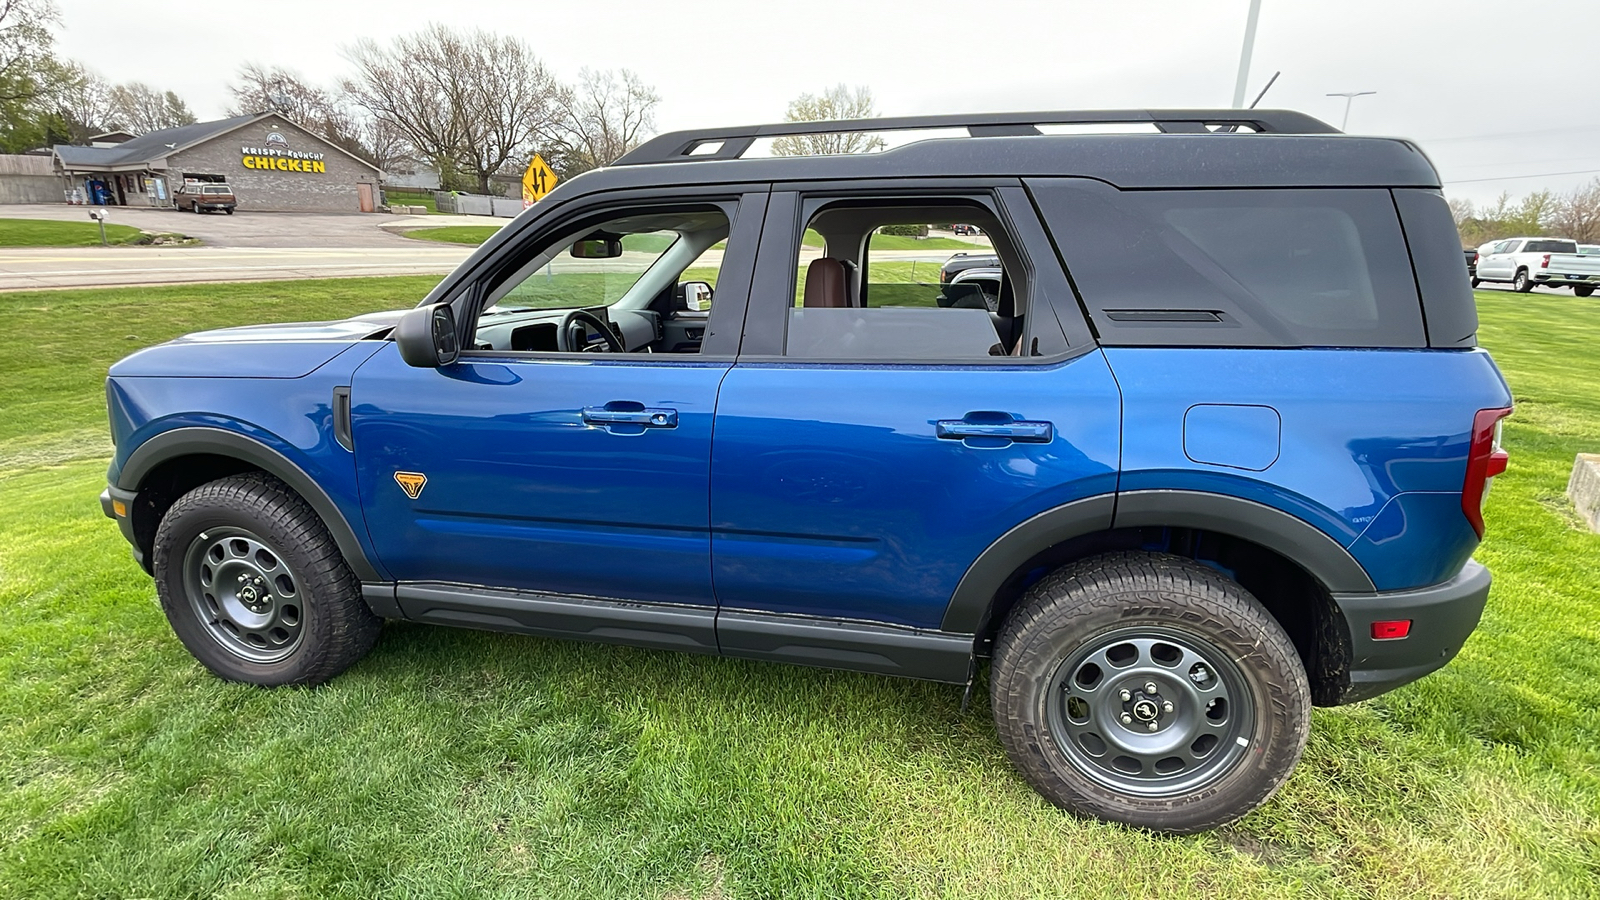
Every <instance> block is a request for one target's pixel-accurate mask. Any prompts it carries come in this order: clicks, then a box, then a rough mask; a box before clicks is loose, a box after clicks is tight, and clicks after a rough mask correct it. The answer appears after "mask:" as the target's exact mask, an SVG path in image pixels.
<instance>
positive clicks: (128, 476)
mask: <svg viewBox="0 0 1600 900" xmlns="http://www.w3.org/2000/svg"><path fill="white" fill-rule="evenodd" d="M198 453H207V454H213V455H216V456H230V457H233V458H235V459H239V460H242V461H244V462H247V463H250V464H251V465H253V466H256V467H257V468H260V469H261V470H263V471H265V472H269V473H271V474H272V475H273V476H275V477H277V478H278V479H280V480H281V481H283V482H284V483H285V484H287V485H289V487H291V488H293V489H294V491H295V493H297V494H299V495H300V496H301V497H304V498H305V501H306V502H307V503H309V504H311V508H312V509H313V510H315V511H316V513H317V516H318V517H319V518H321V519H322V521H323V523H324V524H325V525H327V527H328V531H329V533H331V534H332V535H333V539H334V541H335V542H336V543H337V544H338V545H339V552H340V553H343V554H344V558H345V560H346V561H348V562H349V563H350V568H351V570H352V571H354V572H355V574H356V577H357V578H358V579H360V580H361V581H364V582H376V581H383V580H385V579H384V577H383V576H382V575H380V574H379V573H378V570H377V568H376V567H374V566H373V565H372V562H371V561H370V560H368V559H367V553H366V550H365V549H364V548H363V547H362V546H361V541H360V539H358V538H357V537H356V533H355V531H354V530H353V529H352V528H351V527H350V523H349V522H348V521H346V520H345V517H344V513H343V512H341V511H340V509H339V507H338V505H337V504H335V503H334V502H333V499H332V498H331V497H329V496H328V493H327V492H326V491H324V490H323V489H322V486H321V485H319V484H317V482H316V480H315V479H313V478H312V477H311V476H309V475H307V474H306V473H305V472H304V471H302V470H301V469H300V467H299V466H297V465H295V464H294V463H293V462H292V461H290V460H289V459H288V457H285V456H284V455H283V454H282V453H279V452H278V451H277V450H274V449H273V448H271V447H268V446H267V445H266V444H263V443H261V442H260V441H257V440H255V439H253V438H250V437H247V436H245V435H242V434H239V433H237V432H233V431H227V430H225V429H222V428H206V427H185V428H174V429H172V430H171V431H163V432H162V433H160V434H157V435H154V436H153V437H151V438H150V439H149V440H147V441H145V442H144V443H142V444H140V445H139V446H138V448H137V449H135V450H134V451H133V453H132V454H131V455H130V456H129V457H128V461H127V462H125V463H123V465H122V469H121V471H119V472H118V473H117V484H116V486H117V487H118V488H120V489H122V490H127V491H137V490H138V489H139V486H140V485H141V484H142V483H143V481H144V479H145V477H146V476H147V475H149V474H150V473H151V472H152V471H154V470H155V468H156V467H157V466H159V465H161V464H162V463H164V462H166V461H167V460H170V459H176V458H178V457H180V456H188V455H191V454H198Z"/></svg>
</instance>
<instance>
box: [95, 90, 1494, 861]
mask: <svg viewBox="0 0 1600 900" xmlns="http://www.w3.org/2000/svg"><path fill="white" fill-rule="evenodd" d="M1130 122H1132V123H1145V125H1147V126H1148V128H1149V132H1150V133H1147V134H1143V133H1140V134H1128V133H1119V134H1099V135H1089V134H1062V133H1059V132H1060V130H1061V129H1059V128H1056V129H1051V128H1048V127H1046V126H1052V125H1057V124H1059V123H1130ZM956 127H959V128H965V129H966V130H967V132H968V134H969V135H970V136H968V137H949V136H948V132H946V134H945V136H939V137H932V138H929V139H925V140H911V141H909V142H907V143H905V144H904V145H902V146H899V147H897V148H895V149H891V150H887V151H885V152H880V153H874V154H863V155H855V156H827V157H802V158H792V157H791V158H777V157H771V156H766V157H763V156H761V155H760V152H759V151H758V150H757V149H755V145H756V144H757V142H761V141H770V140H771V139H772V138H774V137H776V136H781V135H787V134H795V133H813V132H842V131H860V130H871V131H879V132H896V133H901V134H902V135H904V136H908V137H912V138H914V137H915V136H916V134H915V133H916V130H917V129H950V128H956ZM1052 130H1054V131H1056V132H1058V133H1048V132H1050V131H1052ZM951 221H960V222H970V223H973V224H974V225H976V226H977V227H978V228H980V229H981V230H982V232H983V233H984V234H986V235H989V236H990V238H991V239H992V240H993V243H994V249H995V255H996V257H997V260H998V264H999V268H1000V269H1001V272H1000V277H999V286H998V288H997V290H998V291H999V293H998V296H997V297H996V298H995V304H994V307H993V308H992V309H991V308H989V305H988V304H987V303H982V304H951V305H941V304H940V303H939V302H938V297H939V296H940V290H941V285H939V284H937V283H927V282H926V281H925V280H922V279H919V278H916V277H911V275H910V271H911V268H912V266H913V265H914V262H915V260H913V261H911V262H907V258H906V251H903V250H895V249H893V248H892V247H890V248H875V247H874V245H873V244H874V235H875V234H876V233H877V229H879V228H880V227H881V226H884V225H894V224H913V223H933V222H951ZM808 228H811V229H814V230H815V231H816V232H817V233H818V234H820V235H822V237H823V240H824V241H825V246H824V247H823V248H814V247H807V246H805V245H804V242H803V241H802V236H803V235H804V234H805V232H806V229H808ZM923 263H924V265H923V267H922V268H921V269H920V271H922V272H926V273H929V274H930V275H931V273H932V271H933V269H931V268H929V267H928V266H927V265H926V259H925V257H924V259H923ZM929 280H931V279H929ZM1476 330H1477V317H1476V312H1475V309H1474V306H1473V298H1472V294H1471V293H1470V291H1469V289H1468V286H1467V277H1466V273H1465V272H1464V271H1463V267H1462V265H1461V256H1460V248H1459V246H1458V244H1457V237H1456V231H1455V228H1454V225H1453V224H1452V220H1451V216H1450V211H1449V208H1448V207H1447V206H1446V204H1445V201H1444V198H1443V197H1442V196H1441V194H1440V184H1439V176H1438V175H1437V173H1436V172H1435V171H1434V168H1433V166H1432V165H1431V164H1430V163H1429V161H1428V159H1427V157H1426V156H1424V155H1423V153H1422V152H1421V151H1420V150H1419V149H1418V148H1417V147H1416V146H1415V145H1413V144H1411V143H1408V142H1406V141H1404V140H1393V139H1378V138H1368V137H1354V136H1345V135H1342V134H1339V133H1338V132H1336V131H1335V130H1334V129H1332V128H1330V127H1328V126H1327V125H1325V124H1323V123H1322V122H1319V121H1317V120H1315V119H1312V118H1309V117H1307V116H1304V115H1302V114H1299V113H1294V112H1285V111H1261V110H1254V111H1240V110H1226V111H1149V112H1144V111H1137V112H1091V113H1038V114H1004V115H975V116H968V117H939V118H911V119H879V120H872V121H870V122H834V123H802V124H784V125H767V126H758V127H751V128H730V129H723V130H712V131H699V132H682V133H676V134H668V135H663V136H661V137H658V138H655V139H653V140H651V141H649V142H648V143H646V144H645V145H643V146H642V147H640V148H638V149H637V150H635V151H633V152H632V153H630V154H628V155H627V156H625V157H623V158H622V159H621V160H619V161H618V162H617V163H616V164H615V165H613V166H611V167H608V168H605V169H601V170H598V171H595V172H591V173H588V174H585V175H582V176H579V177H577V178H574V179H572V180H571V181H568V182H567V183H565V184H563V185H562V186H561V187H559V188H557V189H556V190H555V191H554V192H552V193H551V194H550V195H549V196H547V197H546V198H544V199H543V200H542V201H540V202H539V203H538V204H536V205H535V206H533V207H532V208H531V209H529V210H528V211H526V212H525V213H523V214H522V215H521V216H520V217H518V218H517V219H516V220H514V221H513V222H512V223H510V224H508V225H507V226H506V227H505V228H503V229H502V230H501V231H500V232H499V233H498V234H497V235H495V236H494V237H492V238H490V239H489V240H488V241H486V242H485V243H484V244H483V246H482V247H480V248H479V249H478V250H477V251H476V252H475V253H473V254H472V256H471V257H470V258H469V259H467V260H466V261H465V262H464V263H463V264H462V265H461V266H460V267H459V268H458V269H457V270H456V271H455V272H454V273H452V274H451V275H449V276H447V277H446V278H445V279H444V280H443V281H441V282H440V284H439V285H438V287H437V288H435V289H434V290H433V291H432V292H431V293H430V294H429V295H428V296H427V297H426V298H423V300H422V302H421V304H420V305H419V306H418V307H416V308H415V309H412V310H409V311H403V312H396V313H391V314H379V315H368V316H358V317H355V318H352V319H348V320H345V321H338V322H323V323H312V324H298V325H273V326H260V327H249V328H231V329H225V330H221V331H212V332H205V333H201V334H194V335H190V336H188V337H185V338H181V339H179V340H176V341H172V342H170V343H166V344H162V345H160V346H156V347H152V348H149V349H146V350H143V351H140V352H138V353H135V354H133V355H132V356H129V357H128V358H127V359H124V360H122V361H121V362H119V363H117V364H116V365H115V366H113V367H112V369H111V373H110V378H109V380H108V381H107V385H106V391H107V402H108V406H109V408H110V420H111V431H112V435H113V437H114V438H115V441H116V447H117V449H116V454H115V459H114V461H113V463H112V465H111V468H110V472H109V480H110V486H109V488H108V490H107V491H106V493H105V494H104V495H103V497H102V504H103V506H104V508H105V511H106V513H107V515H109V516H111V517H113V518H114V519H115V520H116V522H117V524H118V526H119V527H120V528H121V530H122V533H123V534H124V535H125V536H126V537H127V539H128V540H129V542H131V543H132V545H133V552H134V555H135V556H136V557H137V559H138V560H139V561H140V563H141V564H142V565H143V566H144V567H145V569H146V570H147V571H149V572H150V573H151V574H152V575H153V576H154V578H155V583H156V589H157V594H158V596H159V598H160V602H161V606H162V608H163V609H164V611H165V613H166V615H167V616H168V618H169V619H170V621H171V624H172V627H173V629H174V631H175V632H176V633H177V636H178V638H179V639H180V640H181V641H182V642H183V643H184V645H185V646H186V647H187V648H188V649H189V650H190V651H191V652H192V653H193V654H194V655H195V656H196V657H197V658H198V659H199V660H200V661H201V662H202V663H204V664H205V665H206V666H207V667H209V668H210V669H211V670H212V671H214V672H215V673H217V674H218V675H219V676H221V677H223V678H226V679H232V680H237V681H244V682H250V683H254V684H258V685H283V684H315V683H318V682H323V681H326V680H328V679H330V678H333V677H334V676H336V675H338V674H339V673H340V672H342V671H344V670H345V669H346V668H348V667H349V666H351V665H352V664H354V663H355V662H356V661H357V660H359V659H360V658H361V657H362V656H363V655H364V654H366V653H367V652H368V651H369V650H371V649H372V647H373V645H374V643H375V642H376V641H377V638H378V632H379V627H380V624H381V622H382V620H383V619H386V618H387V619H409V620H412V621H418V622H436V623H441V624H446V625H458V626H467V627H473V628H488V629H496V630H503V631H515V632H525V633H529V634H538V635H555V636H566V637H574V638H585V639H591V640H598V641H614V642H620V643H627V644H634V645H640V646H645V647H658V648H672V649H679V650H689V651H695V652H701V653H710V654H721V655H724V656H732V657H743V658H752V659H766V660H778V661H782V662H790V663H800V664H807V665H820V666H832V667H836V668H842V669H855V670H862V671H867V672H877V673H884V674H891V675H902V676H909V677H913V678H922V679H931V680H935V681H942V682H949V683H951V684H955V685H965V686H966V687H967V689H968V690H969V692H970V690H971V688H972V687H973V685H974V683H975V682H976V681H977V680H978V679H979V678H980V676H981V675H982V674H983V671H984V666H985V664H987V685H988V691H989V699H990V703H991V706H992V709H993V714H994V719H995V722H996V724H997V726H998V732H999V738H1000V741H1001V743H1002V744H1003V745H1004V747H1005V750H1006V752H1007V753H1008V754H1009V756H1010V757H1011V759H1012V760H1013V761H1014V762H1015V764H1016V766H1017V768H1018V769H1019V770H1020V772H1021V774H1022V776H1023V777H1024V778H1026V779H1027V780H1028V782H1030V783H1031V784H1032V785H1033V786H1034V787H1035V788H1036V789H1037V790H1039V791H1040V792H1041V793H1042V794H1043V795H1044V796H1046V797H1048V798H1049V799H1050V800H1052V801H1054V802H1055V803H1057V804H1060V805H1061V806H1063V807H1065V808H1067V809H1069V810H1072V811H1075V812H1078V813H1080V814H1085V815H1090V816H1097V817H1101V818H1105V819H1111V820H1117V821H1121V822H1126V823H1132V824H1135V825H1139V826H1144V827H1148V828H1152V829H1158V830H1164V831H1171V832H1191V831H1197V830H1201V829H1205V828H1209V827H1213V826H1216V825H1218V824H1220V823H1225V822H1228V821H1230V820H1232V819H1235V818H1237V817H1239V816H1241V815H1243V814H1244V813H1246V812H1248V811H1249V810H1251V809H1252V808H1254V807H1256V806H1257V805H1259V804H1261V803H1262V802H1264V801H1265V800H1266V799H1267V798H1269V797H1270V796H1271V795H1272V794H1273V792H1274V791H1275V790H1276V789H1277V788H1278V787H1279V786H1280V785H1281V784H1282V783H1283V782H1284V780H1285V779H1286V778H1287V777H1288V775H1289V773H1290V771H1291V770H1292V769H1293V767H1294V766H1295V764H1296V762H1297V761H1298V759H1299V757H1300V754H1301V751H1302V749H1303V747H1304V745H1305V742H1306V736H1307V730H1308V728H1309V725H1310V713H1311V707H1312V706H1313V705H1334V704H1341V703H1349V702H1352V701H1357V700H1362V699H1365V698H1368V697H1372V696H1374V695H1377V694H1380V693H1382V692H1384V691H1387V690H1390V689H1392V688H1394V687H1396V686H1399V685H1402V684H1405V683H1407V682H1410V681H1412V680H1414V679H1417V678H1420V677H1422V676H1423V675H1425V674H1427V673H1429V672H1431V671H1433V670H1435V669H1437V668H1439V667H1440V666H1442V665H1444V664H1445V663H1446V662H1448V661H1449V660H1450V659H1451V658H1452V657H1453V656H1454V655H1455V654H1456V652H1457V651H1458V650H1459V649H1460V647H1461V645H1462V642H1463V641H1464V640H1466V638H1467V636H1468V634H1469V633H1470V632H1471V631H1472V629H1473V628H1474V627H1475V626H1476V624H1477V621H1478V618H1479V615H1480V613H1481V611H1482V609H1483V606H1484V602H1485V599H1486V597H1487V595H1488V591H1489V573H1488V572H1487V571H1486V570H1485V569H1484V568H1483V567H1482V566H1480V565H1479V564H1477V563H1475V562H1474V561H1473V560H1472V559H1471V556H1472V552H1473V549H1474V548H1475V547H1476V546H1477V544H1478V543H1479V541H1480V539H1481V538H1482V536H1483V530H1484V523H1483V518H1482V514H1481V503H1482V500H1483V497H1484V494H1485V491H1486V490H1487V489H1488V483H1489V479H1490V478H1492V477H1493V476H1494V475H1496V474H1497V473H1499V472H1500V471H1502V470H1503V469H1504V467H1505V463H1506V457H1505V454H1504V453H1503V452H1502V451H1501V449H1500V446H1499V442H1498V438H1497V435H1498V422H1499V420H1500V419H1501V418H1502V417H1504V416H1506V415H1508V414H1509V413H1510V405H1511V396H1510V393H1509V391H1508V390H1507V387H1506V384H1505V382H1504V380H1503V379H1502V378H1501V376H1500V373H1499V372H1498V370H1497V369H1496V368H1495V365H1494V363H1493V361H1492V360H1491V359H1490V358H1489V355H1488V354H1487V353H1485V352H1484V351H1483V350H1480V349H1478V348H1477V347H1476V346H1475V338H1474V335H1475V332H1476Z"/></svg>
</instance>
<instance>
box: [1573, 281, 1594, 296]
mask: <svg viewBox="0 0 1600 900" xmlns="http://www.w3.org/2000/svg"><path fill="white" fill-rule="evenodd" d="M1572 292H1573V293H1574V294H1576V295H1578V296H1579V297H1592V296H1594V285H1592V284H1580V285H1578V286H1577V287H1575V288H1573V289H1572Z"/></svg>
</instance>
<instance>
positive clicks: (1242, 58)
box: [1233, 0, 1261, 109]
mask: <svg viewBox="0 0 1600 900" xmlns="http://www.w3.org/2000/svg"><path fill="white" fill-rule="evenodd" d="M1259 18H1261V0H1250V17H1249V18H1247V19H1245V23H1244V48H1243V49H1241V50H1240V51H1239V79H1238V80H1237V81H1235V82H1234V83H1233V108H1234V109H1242V108H1244V88H1245V82H1247V81H1249V80H1250V53H1251V52H1252V51H1253V50H1255V46H1256V20H1257V19H1259Z"/></svg>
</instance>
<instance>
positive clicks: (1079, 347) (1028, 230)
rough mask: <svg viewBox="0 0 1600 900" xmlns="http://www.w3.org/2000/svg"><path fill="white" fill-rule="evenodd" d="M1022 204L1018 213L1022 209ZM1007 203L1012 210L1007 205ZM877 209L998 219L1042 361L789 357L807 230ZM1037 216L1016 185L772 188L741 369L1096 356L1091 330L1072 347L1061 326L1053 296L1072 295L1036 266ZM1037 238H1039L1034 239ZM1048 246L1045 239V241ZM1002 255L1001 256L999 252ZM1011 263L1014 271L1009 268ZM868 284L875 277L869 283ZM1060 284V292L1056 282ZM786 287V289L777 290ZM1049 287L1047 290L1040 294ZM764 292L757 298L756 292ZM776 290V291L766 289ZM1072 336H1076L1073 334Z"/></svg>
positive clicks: (1055, 272)
mask: <svg viewBox="0 0 1600 900" xmlns="http://www.w3.org/2000/svg"><path fill="white" fill-rule="evenodd" d="M1018 198H1021V203H1022V205H1021V206H1017V203H1018ZM1008 200H1009V201H1010V202H1007V201H1008ZM851 201H857V202H868V203H870V202H874V201H875V202H878V203H882V204H883V205H899V206H905V205H917V204H920V203H927V204H929V205H944V206H952V205H963V204H975V205H977V206H981V207H982V208H984V209H985V210H987V211H988V212H989V213H990V215H992V216H993V217H994V218H995V219H997V220H998V221H999V223H1000V225H1001V229H1002V230H1003V232H1004V233H1005V242H1006V244H1007V245H1008V249H1009V251H1010V252H1009V253H1008V252H1000V256H1001V262H1002V265H1003V267H1004V268H1005V270H1006V273H1007V275H1009V276H1011V277H1012V278H1013V280H1014V282H1015V284H1016V287H1017V302H1018V303H1019V304H1024V305H1023V309H1024V310H1025V312H1024V316H1025V319H1024V330H1023V334H1022V336H1021V340H1023V341H1025V342H1027V343H1028V344H1030V345H1031V344H1035V343H1037V344H1038V345H1039V348H1040V354H1039V355H1036V356H1034V355H1027V356H1019V357H1018V356H991V357H981V358H980V357H973V358H963V359H938V358H928V357H904V358H901V357H895V358H890V357H869V358H834V357H827V358H806V357H799V356H788V355H786V354H785V350H786V346H785V345H786V341H787V331H788V324H789V323H788V312H789V310H791V309H793V308H794V307H793V303H794V295H795V291H796V289H797V286H798V283H799V267H798V266H797V265H796V260H797V259H798V258H799V254H800V249H801V245H802V241H803V236H804V230H805V228H806V226H808V225H809V224H810V221H811V219H812V218H813V217H814V216H815V215H816V214H817V213H818V212H820V211H821V210H823V209H824V208H826V207H827V206H830V205H837V204H839V203H840V202H851ZM1036 215H1037V214H1036V213H1035V211H1034V210H1033V209H1032V207H1031V204H1028V203H1027V201H1026V195H1025V194H1024V193H1023V191H1022V187H1021V183H1020V182H1019V181H1017V180H1015V179H1007V180H1003V181H999V182H997V181H996V180H995V179H982V180H973V181H953V180H947V179H938V180H936V181H931V182H930V183H928V184H926V185H918V186H914V187H906V186H905V184H904V182H903V181H900V182H885V181H879V180H873V181H861V182H853V183H844V184H839V183H829V184H809V185H808V184H791V185H785V184H774V185H773V188H772V199H771V201H770V204H769V207H768V215H767V227H766V228H765V229H764V230H763V233H762V240H761V247H760V250H759V253H758V257H757V261H756V272H755V279H754V281H753V283H752V286H751V292H750V302H749V307H748V309H747V312H746V322H745V341H744V344H743V345H742V346H741V349H740V354H739V360H740V361H741V362H750V363H759V364H763V365H765V364H780V365H793V366H835V367H837V366H885V365H903V366H919V367H932V366H938V367H945V368H948V367H972V366H981V367H991V366H1001V367H1007V366H1034V365H1057V364H1060V363H1062V362H1063V361H1066V360H1070V359H1073V358H1075V357H1077V356H1081V355H1083V354H1085V353H1088V352H1090V351H1092V350H1094V349H1095V346H1096V345H1095V343H1094V341H1093V339H1092V337H1089V336H1088V334H1087V328H1083V329H1081V332H1080V334H1079V335H1075V337H1076V339H1073V340H1069V339H1068V336H1067V334H1068V327H1066V326H1064V325H1063V323H1062V322H1061V321H1060V316H1059V309H1058V306H1059V303H1058V301H1057V298H1056V296H1055V295H1056V294H1059V293H1061V292H1062V291H1067V292H1070V291H1071V288H1070V286H1068V284H1067V281H1066V277H1065V274H1064V273H1063V272H1062V271H1061V270H1060V269H1059V268H1054V267H1052V266H1051V263H1052V262H1053V261H1052V260H1050V259H1048V258H1046V259H1042V260H1038V259H1035V258H1034V257H1033V256H1030V254H1029V252H1028V249H1027V248H1028V245H1029V243H1030V242H1032V243H1035V244H1037V242H1038V241H1039V240H1040V239H1041V238H1040V237H1039V235H1042V234H1044V231H1043V226H1042V224H1040V222H1039V221H1038V220H1037V218H1033V219H1030V218H1029V217H1032V216H1036ZM1035 232H1037V234H1035ZM1044 239H1045V240H1047V239H1048V238H1044ZM996 250H997V252H998V251H999V250H1000V248H998V247H997V248H996ZM1008 256H1015V257H1016V265H1014V266H1011V265H1005V263H1006V260H1007V257H1008ZM863 277H864V278H865V277H870V276H868V275H864V276H863ZM1057 281H1059V282H1060V284H1059V285H1057V284H1055V283H1054V282H1057ZM775 285H782V287H781V288H772V286H775ZM1046 285H1048V286H1049V288H1050V289H1049V290H1048V291H1047V290H1044V289H1043V288H1045V287H1046ZM758 288H759V290H758ZM769 288H772V289H769ZM1074 331H1079V330H1078V329H1074Z"/></svg>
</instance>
